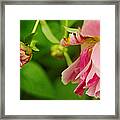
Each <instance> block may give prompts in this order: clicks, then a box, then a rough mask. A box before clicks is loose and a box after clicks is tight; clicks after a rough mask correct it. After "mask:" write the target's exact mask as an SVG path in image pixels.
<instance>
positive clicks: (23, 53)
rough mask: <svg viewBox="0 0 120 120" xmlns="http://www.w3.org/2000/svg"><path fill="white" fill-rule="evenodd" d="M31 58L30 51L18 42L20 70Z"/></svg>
mask: <svg viewBox="0 0 120 120" xmlns="http://www.w3.org/2000/svg"><path fill="white" fill-rule="evenodd" d="M31 57H32V49H31V48H30V47H29V46H26V45H25V44H24V43H23V42H20V68H21V67H22V66H23V65H25V64H26V63H28V62H29V61H30V59H31Z"/></svg>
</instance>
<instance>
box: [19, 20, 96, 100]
mask: <svg viewBox="0 0 120 120" xmlns="http://www.w3.org/2000/svg"><path fill="white" fill-rule="evenodd" d="M46 22H47V24H48V26H49V28H50V30H51V32H52V33H53V35H54V36H55V37H56V38H57V39H58V40H59V41H60V40H61V39H62V38H63V35H64V24H65V20H46ZM82 24H83V20H68V27H72V28H78V27H81V26H82ZM34 25H35V20H20V41H23V40H24V39H25V38H26V37H27V36H28V35H29V34H30V33H31V32H32V29H33V27H34ZM34 39H35V40H36V41H38V44H37V48H38V49H39V50H40V51H39V52H33V56H32V59H31V61H30V62H29V63H27V64H26V65H24V66H23V67H22V69H21V70H20V99H21V100H92V99H94V98H93V97H89V96H87V95H85V94H84V95H83V96H78V95H76V94H75V93H74V92H73V91H74V89H75V88H76V86H77V84H72V83H69V84H68V85H64V84H63V83H62V82H61V73H62V71H63V70H65V69H66V68H67V67H68V66H67V64H66V61H65V58H64V57H59V58H57V57H53V56H51V52H50V50H51V47H52V46H53V45H54V44H52V43H51V42H50V41H49V40H48V39H47V38H46V36H45V35H44V33H43V32H42V29H41V24H40V23H39V25H38V28H37V30H36V35H35V37H34ZM68 53H69V55H70V57H71V59H72V61H75V59H76V58H77V57H78V56H79V54H80V46H70V47H68Z"/></svg>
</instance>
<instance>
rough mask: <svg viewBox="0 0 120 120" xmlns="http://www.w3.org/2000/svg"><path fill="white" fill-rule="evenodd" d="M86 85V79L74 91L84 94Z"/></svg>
mask: <svg viewBox="0 0 120 120" xmlns="http://www.w3.org/2000/svg"><path fill="white" fill-rule="evenodd" d="M84 86H85V81H82V82H81V83H80V84H79V85H78V86H77V87H76V89H75V90H74V92H75V93H76V94H78V95H83V93H84Z"/></svg>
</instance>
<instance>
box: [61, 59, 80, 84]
mask: <svg viewBox="0 0 120 120" xmlns="http://www.w3.org/2000/svg"><path fill="white" fill-rule="evenodd" d="M79 72H80V57H79V58H78V59H77V60H76V61H75V62H74V63H72V64H71V65H70V66H69V67H68V68H67V69H65V70H64V71H63V72H62V82H63V83H64V84H68V83H69V82H70V81H72V80H75V77H76V76H77V75H78V74H79Z"/></svg>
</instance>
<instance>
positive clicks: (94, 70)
mask: <svg viewBox="0 0 120 120" xmlns="http://www.w3.org/2000/svg"><path fill="white" fill-rule="evenodd" d="M95 73H96V74H97V76H100V73H99V70H98V69H97V68H96V67H95V65H94V64H93V63H92V67H91V70H90V72H89V74H88V76H87V78H86V84H87V83H88V81H89V80H90V79H92V78H93V76H94V74H95Z"/></svg>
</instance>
